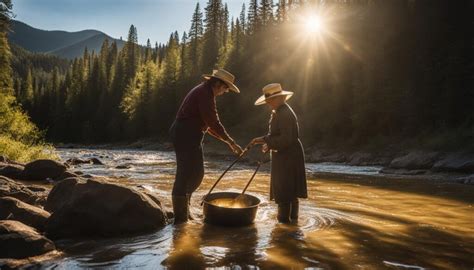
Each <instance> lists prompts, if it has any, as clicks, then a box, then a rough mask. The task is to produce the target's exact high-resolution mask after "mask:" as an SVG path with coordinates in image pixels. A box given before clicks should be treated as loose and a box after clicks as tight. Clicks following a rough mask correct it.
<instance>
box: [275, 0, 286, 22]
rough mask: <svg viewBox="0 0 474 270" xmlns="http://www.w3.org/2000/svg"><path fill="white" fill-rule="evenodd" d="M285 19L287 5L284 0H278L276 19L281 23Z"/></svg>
mask: <svg viewBox="0 0 474 270" xmlns="http://www.w3.org/2000/svg"><path fill="white" fill-rule="evenodd" d="M286 20H287V6H286V0H280V1H279V2H278V7H277V11H276V21H277V22H278V23H283V22H285V21H286Z"/></svg>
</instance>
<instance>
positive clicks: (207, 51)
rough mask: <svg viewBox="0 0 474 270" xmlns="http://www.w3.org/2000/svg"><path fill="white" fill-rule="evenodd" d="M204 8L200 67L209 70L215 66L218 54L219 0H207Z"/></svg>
mask: <svg viewBox="0 0 474 270" xmlns="http://www.w3.org/2000/svg"><path fill="white" fill-rule="evenodd" d="M205 10H206V18H205V20H204V22H205V32H204V45H203V54H202V68H203V69H204V70H210V69H212V68H214V67H215V64H216V63H217V58H218V55H219V47H220V44H219V43H220V42H219V41H220V40H219V29H220V22H221V20H220V13H221V10H222V2H221V0H209V1H208V3H207V6H206V8H205Z"/></svg>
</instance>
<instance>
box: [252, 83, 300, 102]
mask: <svg viewBox="0 0 474 270" xmlns="http://www.w3.org/2000/svg"><path fill="white" fill-rule="evenodd" d="M262 92H263V95H262V96H261V97H259V98H258V99H257V101H255V106H258V105H263V104H265V103H266V101H267V100H268V99H270V98H274V97H278V96H286V100H288V99H290V98H291V97H292V96H293V92H290V91H285V90H283V88H282V87H281V84H279V83H271V84H267V85H265V87H263V88H262Z"/></svg>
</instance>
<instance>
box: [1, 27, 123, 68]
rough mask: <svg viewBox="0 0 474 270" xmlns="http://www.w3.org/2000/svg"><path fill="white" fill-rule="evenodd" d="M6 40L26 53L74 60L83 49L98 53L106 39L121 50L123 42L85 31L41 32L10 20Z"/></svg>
mask: <svg viewBox="0 0 474 270" xmlns="http://www.w3.org/2000/svg"><path fill="white" fill-rule="evenodd" d="M10 28H11V31H10V33H9V35H8V39H9V41H10V42H11V43H14V44H16V45H18V46H20V47H22V48H24V49H26V50H28V51H31V52H35V53H46V54H52V55H56V56H59V57H63V58H67V59H74V58H76V57H80V56H82V54H83V52H84V49H85V48H86V47H87V49H88V50H89V51H95V52H96V53H98V52H99V51H100V48H101V46H102V43H103V42H104V40H105V39H106V38H107V39H109V42H110V43H112V42H114V41H116V42H117V46H118V48H119V49H120V48H122V47H123V46H124V44H125V41H123V40H120V39H115V38H112V37H110V36H109V35H107V34H105V33H104V32H102V31H99V30H94V29H86V30H81V31H75V32H68V31H64V30H42V29H38V28H35V27H32V26H30V25H28V24H26V23H24V22H21V21H16V20H12V22H11V27H10Z"/></svg>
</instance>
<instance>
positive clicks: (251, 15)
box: [247, 0, 260, 35]
mask: <svg viewBox="0 0 474 270" xmlns="http://www.w3.org/2000/svg"><path fill="white" fill-rule="evenodd" d="M259 24H260V22H259V17H258V4H257V0H250V4H249V9H248V15H247V33H248V34H249V35H253V34H254V33H255V31H257V28H258V26H259Z"/></svg>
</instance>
